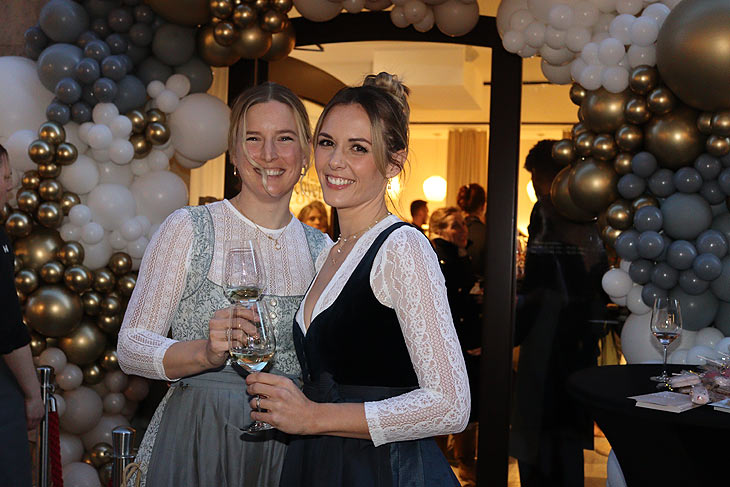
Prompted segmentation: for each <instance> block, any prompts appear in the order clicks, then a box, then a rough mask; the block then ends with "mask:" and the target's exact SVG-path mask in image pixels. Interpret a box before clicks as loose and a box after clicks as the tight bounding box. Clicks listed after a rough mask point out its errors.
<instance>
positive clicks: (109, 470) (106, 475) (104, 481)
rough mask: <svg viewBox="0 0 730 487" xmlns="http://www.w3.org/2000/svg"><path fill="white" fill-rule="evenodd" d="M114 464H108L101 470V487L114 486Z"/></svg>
mask: <svg viewBox="0 0 730 487" xmlns="http://www.w3.org/2000/svg"><path fill="white" fill-rule="evenodd" d="M113 472H114V463H113V462H110V463H106V464H104V465H102V466H101V467H100V468H99V481H101V485H112V479H113V477H114V473H113Z"/></svg>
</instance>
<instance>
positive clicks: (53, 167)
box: [38, 162, 61, 179]
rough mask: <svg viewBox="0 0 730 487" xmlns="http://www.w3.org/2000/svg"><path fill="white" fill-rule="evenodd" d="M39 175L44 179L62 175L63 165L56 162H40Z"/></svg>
mask: <svg viewBox="0 0 730 487" xmlns="http://www.w3.org/2000/svg"><path fill="white" fill-rule="evenodd" d="M38 175H39V176H40V177H41V178H43V179H53V178H57V177H58V176H60V175H61V166H60V165H58V164H56V163H55V162H50V163H48V164H38Z"/></svg>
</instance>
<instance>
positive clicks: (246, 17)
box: [233, 4, 258, 29]
mask: <svg viewBox="0 0 730 487" xmlns="http://www.w3.org/2000/svg"><path fill="white" fill-rule="evenodd" d="M257 17H258V13H256V9H254V8H253V7H251V6H250V5H246V4H241V5H236V8H235V9H234V10H233V23H234V24H236V27H238V28H239V29H245V28H246V27H248V26H250V25H253V24H254V23H255V22H256V18H257Z"/></svg>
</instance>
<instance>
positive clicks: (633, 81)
mask: <svg viewBox="0 0 730 487" xmlns="http://www.w3.org/2000/svg"><path fill="white" fill-rule="evenodd" d="M657 84H659V73H658V72H657V70H656V68H654V67H652V66H646V65H643V66H637V67H635V68H634V69H633V70H631V73H630V74H629V88H631V91H633V92H634V93H636V94H639V95H646V94H647V93H649V92H650V91H651V90H653V89H654V88H656V86H657Z"/></svg>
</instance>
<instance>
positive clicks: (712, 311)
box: [669, 287, 720, 331]
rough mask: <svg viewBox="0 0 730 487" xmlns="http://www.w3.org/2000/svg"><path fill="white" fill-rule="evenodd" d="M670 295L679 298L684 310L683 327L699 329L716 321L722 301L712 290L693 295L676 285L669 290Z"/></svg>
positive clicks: (692, 329) (681, 307)
mask: <svg viewBox="0 0 730 487" xmlns="http://www.w3.org/2000/svg"><path fill="white" fill-rule="evenodd" d="M669 297H671V298H675V299H678V300H679V307H680V309H681V310H682V327H683V328H684V329H685V330H689V331H697V330H700V329H702V328H704V327H706V326H709V325H710V324H712V322H713V321H715V315H716V314H717V309H718V308H719V306H720V302H719V301H718V300H717V298H716V297H715V296H714V295H713V294H712V293H711V292H709V291H705V292H704V293H702V294H697V295H692V294H689V293H686V292H684V291H683V290H682V289H681V288H679V287H675V288H674V289H672V290H671V291H669Z"/></svg>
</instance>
